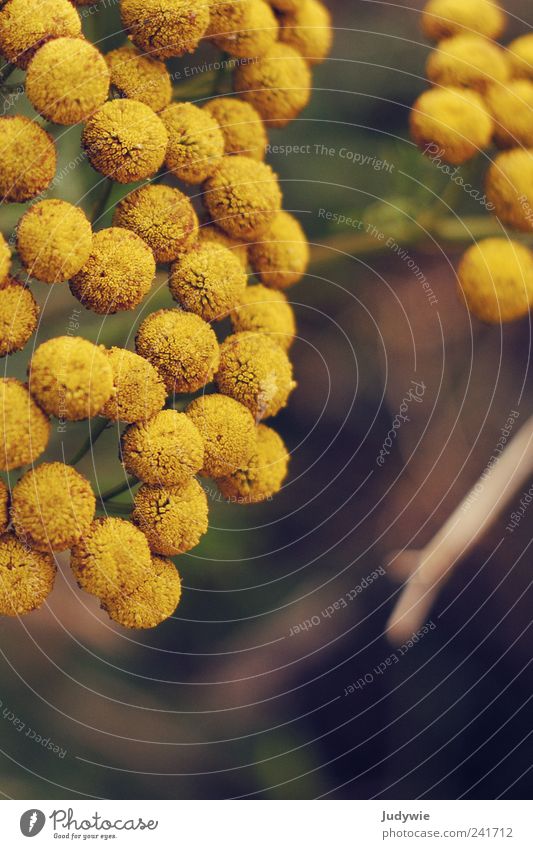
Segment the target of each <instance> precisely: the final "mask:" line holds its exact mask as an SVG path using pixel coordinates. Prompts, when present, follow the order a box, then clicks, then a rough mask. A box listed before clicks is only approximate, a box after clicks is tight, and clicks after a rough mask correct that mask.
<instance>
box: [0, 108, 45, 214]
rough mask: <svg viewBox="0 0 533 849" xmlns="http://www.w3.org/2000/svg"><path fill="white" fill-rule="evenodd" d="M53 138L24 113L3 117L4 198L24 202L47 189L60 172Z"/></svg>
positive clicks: (0, 183)
mask: <svg viewBox="0 0 533 849" xmlns="http://www.w3.org/2000/svg"><path fill="white" fill-rule="evenodd" d="M56 163H57V156H56V149H55V145H54V142H53V140H52V138H51V137H50V136H49V135H48V133H45V131H44V130H43V129H42V128H41V127H39V125H38V124H36V123H34V121H30V119H29V118H25V117H24V116H23V115H12V116H9V117H7V118H0V201H6V200H8V201H13V202H14V203H23V202H24V201H26V200H31V198H34V197H37V195H38V194H40V193H41V192H44V190H45V189H47V188H48V186H49V185H50V183H51V182H52V180H53V178H54V175H55V173H56Z"/></svg>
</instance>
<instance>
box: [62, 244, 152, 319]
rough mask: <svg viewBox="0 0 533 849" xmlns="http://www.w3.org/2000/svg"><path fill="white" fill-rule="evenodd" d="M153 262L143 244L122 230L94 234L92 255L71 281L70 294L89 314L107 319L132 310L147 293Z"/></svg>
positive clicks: (150, 281)
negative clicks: (95, 314) (112, 315)
mask: <svg viewBox="0 0 533 849" xmlns="http://www.w3.org/2000/svg"><path fill="white" fill-rule="evenodd" d="M154 277H155V259H154V255H153V252H152V249H151V248H149V247H148V245H147V244H146V242H144V241H143V239H141V238H140V236H137V234H136V233H132V231H131V230H126V229H125V228H124V227H109V228H108V229H107V230H100V231H99V232H98V233H95V234H94V237H93V240H92V246H91V253H90V255H89V258H88V260H87V262H86V263H85V264H84V266H83V267H82V268H81V269H80V270H79V271H78V273H77V274H75V275H74V276H73V277H72V280H71V281H70V290H71V292H72V294H73V295H74V296H75V297H76V298H77V299H78V300H79V301H81V303H82V304H83V305H84V306H85V307H86V308H87V309H89V310H92V311H93V312H95V313H98V314H99V315H108V314H110V313H116V312H119V311H120V310H133V309H135V307H136V306H138V305H139V304H140V303H141V301H142V299H143V298H144V296H145V295H146V294H147V293H148V292H149V291H150V287H151V285H152V282H153V279H154Z"/></svg>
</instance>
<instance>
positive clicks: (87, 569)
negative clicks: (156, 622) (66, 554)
mask: <svg viewBox="0 0 533 849" xmlns="http://www.w3.org/2000/svg"><path fill="white" fill-rule="evenodd" d="M70 566H71V568H72V571H73V573H74V577H75V578H76V581H77V582H78V585H79V586H80V587H81V589H82V590H85V592H88V593H91V595H95V596H98V597H99V598H105V599H111V598H113V597H115V596H122V595H125V594H128V593H132V592H134V591H135V590H136V589H137V587H138V586H140V585H141V584H142V583H143V581H145V580H146V578H147V577H149V576H150V574H151V572H152V556H151V554H150V548H149V546H148V542H147V540H146V537H145V536H144V534H142V533H141V532H140V531H139V529H138V528H136V527H135V525H132V523H131V522H127V521H125V520H124V519H115V518H109V517H108V518H105V519H95V521H94V522H93V523H92V525H91V526H90V528H89V529H88V530H87V531H86V532H85V533H84V535H83V537H82V538H81V539H80V541H79V542H78V544H77V545H75V546H74V547H73V549H72V554H71V558H70Z"/></svg>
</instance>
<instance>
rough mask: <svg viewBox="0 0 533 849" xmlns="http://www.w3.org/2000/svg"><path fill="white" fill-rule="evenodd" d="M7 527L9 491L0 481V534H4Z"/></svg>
mask: <svg viewBox="0 0 533 849" xmlns="http://www.w3.org/2000/svg"><path fill="white" fill-rule="evenodd" d="M8 525H9V490H8V488H7V486H6V485H5V483H4V481H2V480H0V533H1V534H5V532H6V531H7V526H8Z"/></svg>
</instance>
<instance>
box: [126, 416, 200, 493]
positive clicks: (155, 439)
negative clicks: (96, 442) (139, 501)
mask: <svg viewBox="0 0 533 849" xmlns="http://www.w3.org/2000/svg"><path fill="white" fill-rule="evenodd" d="M121 453H122V461H123V463H124V466H125V468H126V470H127V471H128V472H129V473H130V474H132V475H135V477H137V478H139V480H142V481H143V482H144V483H149V484H152V485H154V486H182V485H183V484H185V483H186V482H187V481H188V480H189V478H191V477H192V476H193V475H195V474H196V473H197V472H199V471H200V469H201V468H202V465H203V462H204V441H203V439H202V437H201V435H200V433H199V431H198V429H197V428H196V427H195V425H194V423H193V422H192V421H191V420H190V419H189V418H187V416H186V415H185V413H178V412H177V411H176V410H162V411H161V412H160V413H157V414H156V415H155V416H153V418H151V419H148V421H145V422H139V423H138V424H134V425H131V427H129V428H127V429H126V431H125V432H124V435H123V437H122V450H121Z"/></svg>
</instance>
